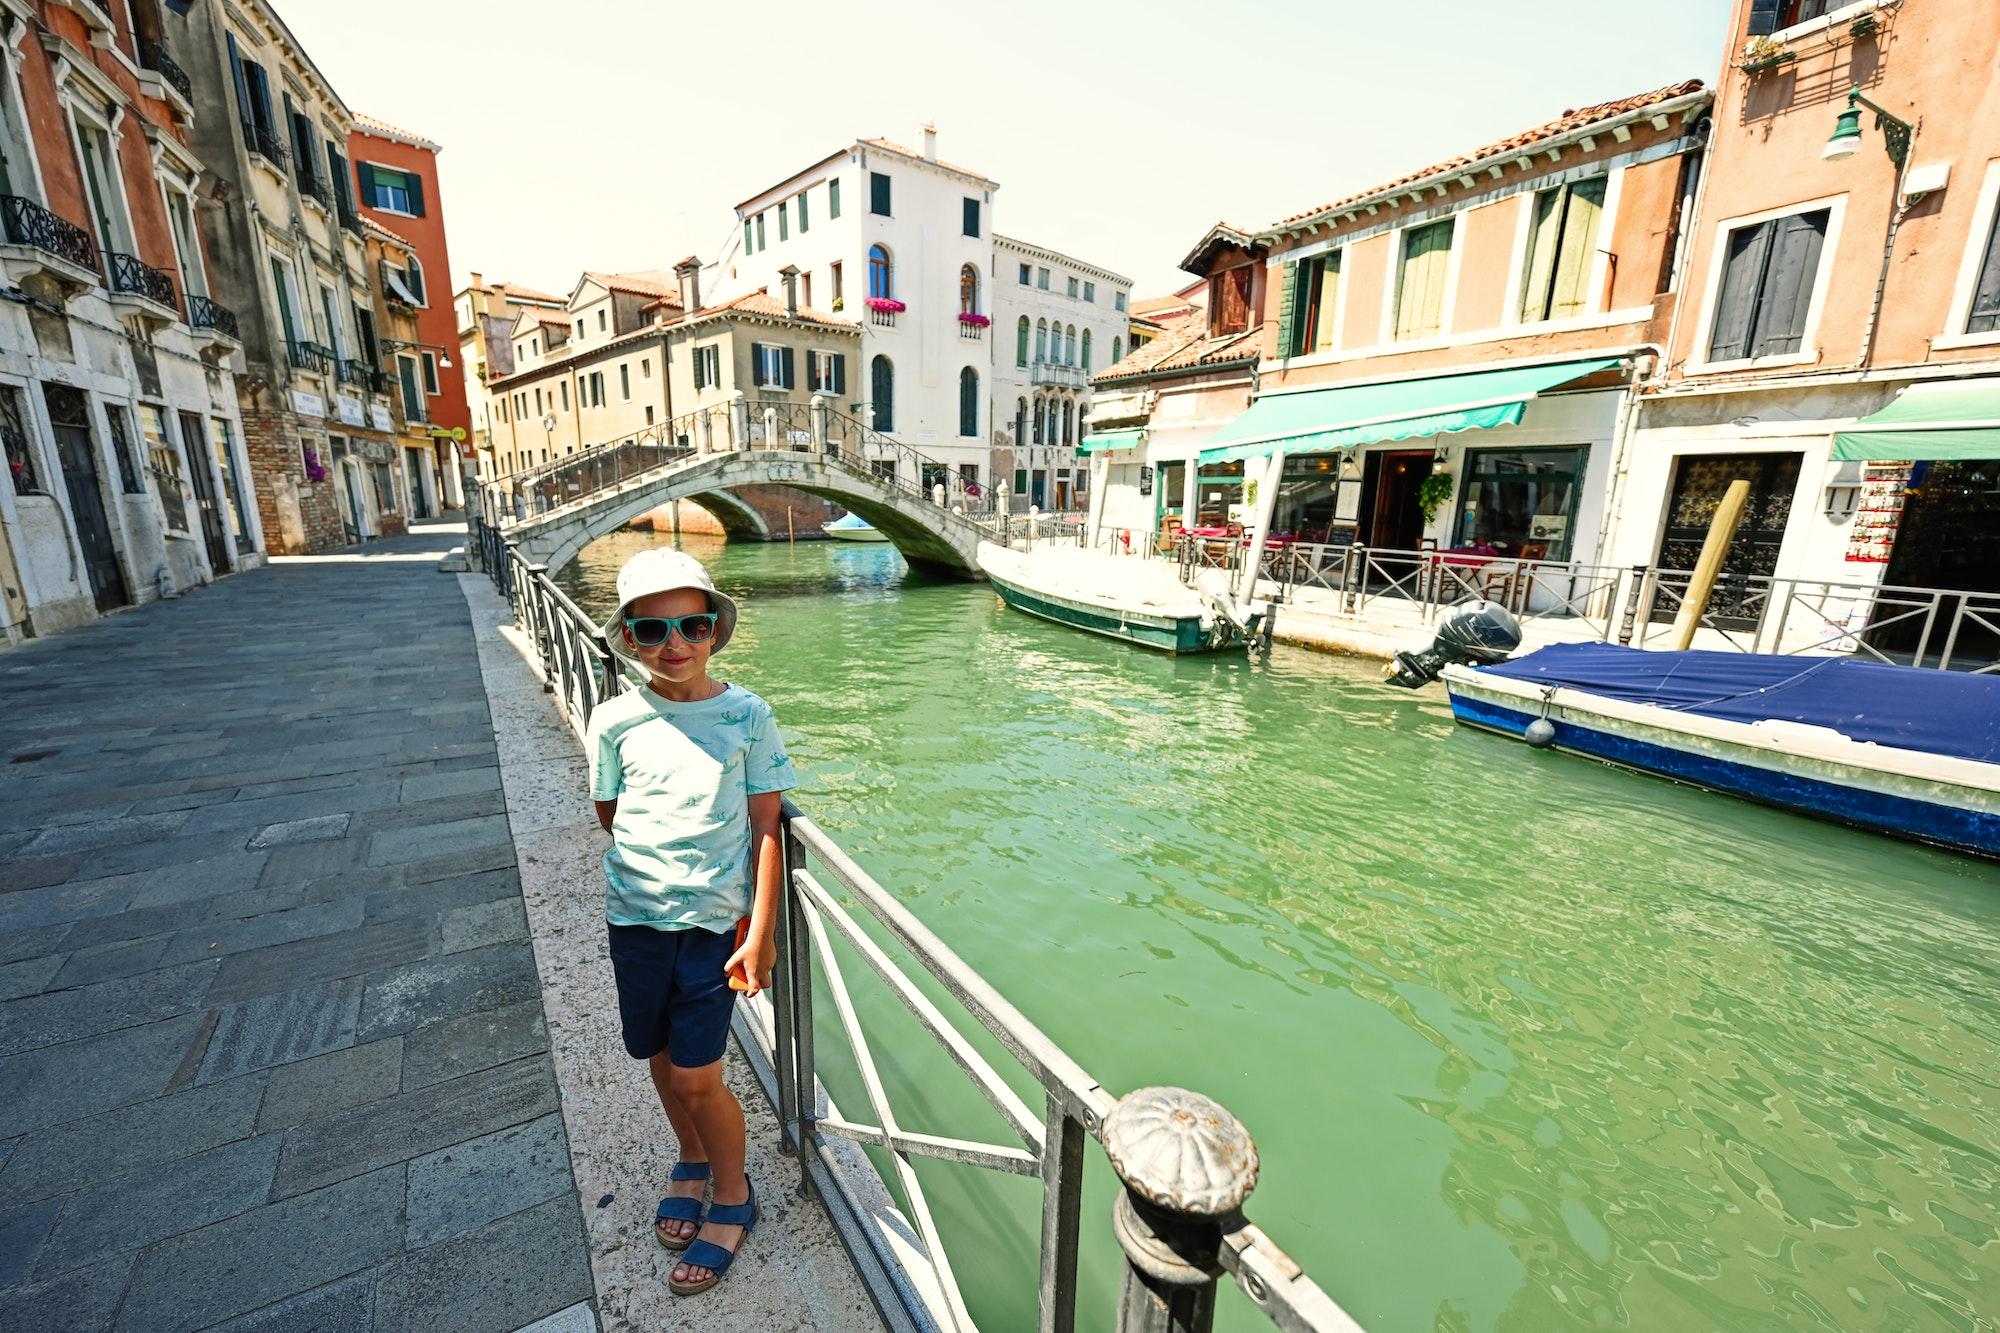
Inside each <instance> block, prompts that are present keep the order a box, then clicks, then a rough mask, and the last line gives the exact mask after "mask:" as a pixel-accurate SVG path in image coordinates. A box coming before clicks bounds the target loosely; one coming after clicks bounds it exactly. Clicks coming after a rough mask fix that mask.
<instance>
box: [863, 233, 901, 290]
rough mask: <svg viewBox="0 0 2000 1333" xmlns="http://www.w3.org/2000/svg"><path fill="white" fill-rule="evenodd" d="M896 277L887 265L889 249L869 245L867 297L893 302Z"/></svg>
mask: <svg viewBox="0 0 2000 1333" xmlns="http://www.w3.org/2000/svg"><path fill="white" fill-rule="evenodd" d="M895 279H896V275H895V271H894V269H893V267H892V266H891V265H890V263H889V247H887V246H885V245H871V246H869V247H868V295H869V296H871V297H877V298H880V299H882V300H885V301H887V300H893V299H894V298H895V295H896V281H895Z"/></svg>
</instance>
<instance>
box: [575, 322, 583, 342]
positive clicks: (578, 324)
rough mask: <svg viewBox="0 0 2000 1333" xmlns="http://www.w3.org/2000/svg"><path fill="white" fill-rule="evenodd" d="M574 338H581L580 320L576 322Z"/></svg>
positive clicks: (581, 323)
mask: <svg viewBox="0 0 2000 1333" xmlns="http://www.w3.org/2000/svg"><path fill="white" fill-rule="evenodd" d="M576 336H577V337H578V338H582V337H583V321H582V320H580V319H579V320H578V321H577V322H576Z"/></svg>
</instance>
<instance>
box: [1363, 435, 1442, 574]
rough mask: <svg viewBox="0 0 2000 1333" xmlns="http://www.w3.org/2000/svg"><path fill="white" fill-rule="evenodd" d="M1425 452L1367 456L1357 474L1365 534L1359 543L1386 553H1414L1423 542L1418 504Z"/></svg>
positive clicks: (1426, 470)
mask: <svg viewBox="0 0 2000 1333" xmlns="http://www.w3.org/2000/svg"><path fill="white" fill-rule="evenodd" d="M1432 457H1433V455H1432V453H1431V451H1430V450H1428V449H1392V450H1389V451H1388V452H1386V453H1374V454H1369V455H1368V461H1367V462H1366V463H1365V464H1364V465H1363V466H1362V470H1361V494H1362V495H1364V496H1372V497H1374V498H1373V500H1372V502H1364V512H1365V513H1366V514H1367V516H1368V527H1367V531H1365V532H1363V533H1362V534H1361V540H1362V541H1363V542H1365V543H1366V544H1368V545H1369V546H1373V547H1377V548H1380V549H1384V550H1390V551H1414V550H1416V549H1417V548H1418V547H1419V546H1421V545H1422V543H1423V540H1424V507H1423V505H1422V504H1421V503H1420V502H1419V500H1418V492H1420V491H1421V490H1422V489H1423V484H1424V478H1425V477H1428V476H1429V475H1430V474H1431V459H1432Z"/></svg>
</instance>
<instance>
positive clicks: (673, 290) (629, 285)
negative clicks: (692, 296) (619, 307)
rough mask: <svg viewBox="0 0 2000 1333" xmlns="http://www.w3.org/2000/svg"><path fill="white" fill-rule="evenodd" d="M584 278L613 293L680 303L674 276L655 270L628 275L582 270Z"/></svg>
mask: <svg viewBox="0 0 2000 1333" xmlns="http://www.w3.org/2000/svg"><path fill="white" fill-rule="evenodd" d="M583 276H584V277H586V278H588V279H590V280H591V281H592V282H594V283H596V284H597V285H598V286H600V287H603V288H606V289H608V290H610V291H614V292H629V293H630V294H632V295H634V296H657V297H671V298H672V299H673V301H674V302H675V304H679V302H680V299H681V298H680V285H679V284H678V283H677V282H675V280H674V275H673V274H671V273H667V272H663V271H662V270H660V269H656V268H646V269H636V270H634V271H633V272H630V273H598V272H595V271H593V270H590V269H585V270H584V274H583Z"/></svg>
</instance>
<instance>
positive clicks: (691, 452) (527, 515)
mask: <svg viewBox="0 0 2000 1333" xmlns="http://www.w3.org/2000/svg"><path fill="white" fill-rule="evenodd" d="M734 415H735V418H736V423H735V424H736V426H743V425H744V423H745V415H746V414H745V413H744V412H743V411H742V409H741V408H740V406H739V408H738V411H737V412H736V413H735V414H734ZM773 415H774V414H773V413H770V412H767V413H766V414H765V416H766V423H767V425H766V428H759V423H757V422H755V421H754V420H751V421H749V422H748V423H747V428H743V429H740V430H739V429H737V428H734V427H732V428H730V429H728V430H727V440H728V442H727V443H725V444H724V447H722V448H720V449H713V448H703V447H699V446H695V445H692V444H683V445H669V444H666V443H664V440H663V439H662V438H658V437H656V436H655V435H653V434H650V433H649V434H648V435H645V436H643V437H640V438H635V439H628V440H623V441H618V442H614V443H612V444H609V445H602V446H599V447H598V448H596V449H593V450H590V451H587V452H586V453H584V454H581V455H577V456H575V457H573V458H567V459H563V460H561V461H560V462H558V463H556V464H551V465H550V466H549V467H547V468H542V469H536V470H535V471H534V472H532V473H526V474H522V476H521V477H518V478H514V479H509V480H508V481H507V482H503V483H500V484H499V485H497V486H496V487H495V488H494V490H493V492H492V494H491V499H490V501H489V503H490V505H491V506H492V510H491V512H494V513H496V514H497V516H498V517H499V520H500V529H501V536H502V537H503V538H505V539H506V540H507V541H509V542H511V543H513V544H514V545H515V546H516V547H517V548H518V549H519V551H520V553H521V555H522V557H523V558H525V559H527V560H529V561H531V562H533V563H536V564H542V565H546V566H548V568H550V569H551V570H554V569H560V568H561V567H562V566H563V565H565V564H568V563H569V561H571V560H572V559H574V558H575V557H576V555H577V553H578V552H580V551H582V550H583V548H584V547H585V546H587V545H589V544H590V543H591V542H593V541H595V540H596V539H597V538H599V537H602V536H604V535H605V534H606V533H609V532H613V531H616V530H617V529H618V528H621V527H623V526H624V525H625V524H627V523H629V522H631V521H632V520H633V519H635V518H637V517H638V516H639V515H641V514H644V513H646V512H647V511H649V510H652V509H656V508H658V507H659V506H661V505H663V504H666V503H667V502H668V501H670V500H693V501H695V502H696V503H699V504H701V505H702V506H703V507H704V508H706V509H708V510H709V511H710V512H711V513H714V514H715V515H716V516H717V518H719V519H720V520H721V521H722V523H723V526H724V528H725V530H726V531H729V532H731V533H732V535H733V534H736V533H743V534H745V535H749V534H759V535H761V534H762V533H763V532H764V531H766V528H765V524H764V521H763V520H762V519H761V518H760V517H759V516H758V515H757V514H756V513H755V511H754V510H753V509H752V508H751V507H750V506H748V505H746V504H745V503H744V502H743V500H742V499H741V498H740V495H739V494H738V492H740V490H741V489H742V488H746V487H758V486H767V485H782V486H788V487H791V488H792V489H794V490H798V491H804V492H806V493H807V494H809V495H817V496H821V497H823V498H825V499H828V500H831V501H833V502H834V503H836V504H838V505H840V506H842V507H843V508H845V509H848V510H850V511H852V512H853V513H856V514H859V515H860V516H861V517H862V518H864V519H866V520H867V521H868V522H869V523H871V524H873V525H874V526H875V527H876V528H877V529H879V530H880V531H881V532H882V534H883V535H884V536H886V537H887V538H888V539H889V540H890V541H891V542H892V543H894V544H895V546H896V548H897V550H898V551H900V552H901V553H902V555H903V557H904V559H906V560H908V561H909V562H910V563H911V564H912V565H916V566H918V567H920V568H927V569H930V570H933V571H937V572H941V573H946V574H950V575H955V576H957V577H961V578H978V577H980V575H979V561H978V546H979V543H980V542H981V541H993V540H1000V539H1002V534H1003V533H1004V532H1005V527H1006V520H1005V519H1004V518H1002V517H1001V515H1000V512H999V508H998V506H997V504H996V497H994V496H992V495H990V494H986V493H983V492H981V491H979V490H978V489H976V488H968V487H967V486H966V484H965V483H964V482H963V481H962V480H960V479H959V478H958V476H957V474H956V472H955V471H954V470H953V469H950V468H947V467H945V466H943V465H941V464H938V463H936V462H934V461H932V460H930V459H927V458H925V457H923V456H922V455H921V454H917V453H916V452H915V451H914V450H911V449H909V448H907V447H906V446H904V445H902V444H899V443H897V442H895V441H893V440H889V439H887V438H886V437H882V436H877V435H875V434H874V433H873V432H863V431H861V430H859V429H843V427H852V426H854V424H855V423H852V422H851V421H849V420H848V419H847V418H844V417H839V416H837V414H834V413H831V412H827V411H825V410H824V409H821V408H818V407H815V408H814V409H813V410H812V411H811V413H810V414H809V415H808V414H805V413H803V412H801V414H800V422H799V424H800V426H801V428H800V429H798V430H785V429H782V428H781V426H780V428H769V425H770V424H771V417H772V416H773ZM675 424H677V425H678V424H680V423H678V422H677V423H675ZM723 433H724V432H722V431H715V432H713V433H708V432H704V433H703V434H702V435H699V436H694V437H693V438H698V439H701V440H702V443H703V444H704V445H713V444H714V443H716V442H717V441H716V436H718V435H722V434H723ZM660 435H661V436H664V438H665V439H675V438H680V439H687V438H690V435H689V434H679V435H676V434H674V433H669V432H661V433H660ZM729 444H736V445H738V446H739V447H728V445H729ZM891 464H893V466H890V465H891ZM926 482H928V483H929V485H928V486H926V484H925V483H926ZM940 488H942V490H941V491H940ZM940 493H942V496H943V500H944V503H942V504H940V503H939V502H938V501H939V495H940Z"/></svg>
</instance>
